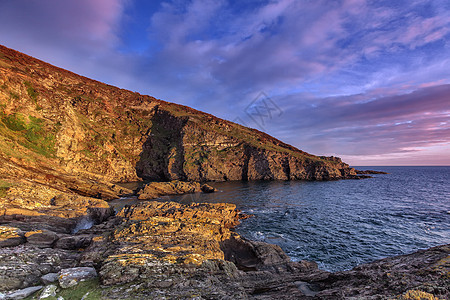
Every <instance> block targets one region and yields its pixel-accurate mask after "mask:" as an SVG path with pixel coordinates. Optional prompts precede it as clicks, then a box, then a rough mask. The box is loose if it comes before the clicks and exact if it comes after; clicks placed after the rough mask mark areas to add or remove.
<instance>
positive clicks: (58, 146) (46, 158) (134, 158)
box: [0, 46, 359, 198]
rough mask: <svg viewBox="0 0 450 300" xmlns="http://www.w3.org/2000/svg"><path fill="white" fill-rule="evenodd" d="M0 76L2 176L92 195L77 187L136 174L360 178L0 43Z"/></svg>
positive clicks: (336, 162)
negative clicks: (29, 179) (34, 179)
mask: <svg viewBox="0 0 450 300" xmlns="http://www.w3.org/2000/svg"><path fill="white" fill-rule="evenodd" d="M0 75H1V76H0V159H3V160H7V161H8V162H9V164H10V165H9V166H7V165H5V164H0V171H1V174H2V175H3V177H9V178H21V179H23V178H30V177H32V178H36V181H37V182H41V183H43V184H47V185H52V186H60V187H61V188H68V189H70V190H75V191H78V192H80V191H81V194H83V195H84V196H92V193H90V192H89V191H86V188H85V187H83V185H85V181H86V180H88V181H89V180H91V181H92V180H94V181H100V182H103V183H105V184H106V186H108V183H109V182H127V181H137V180H142V179H145V180H156V181H170V180H184V181H200V182H204V181H224V180H275V179H278V180H334V179H345V178H359V177H358V175H357V173H356V171H355V170H354V169H353V168H350V167H349V165H348V164H345V163H343V162H342V161H341V160H340V159H339V158H337V157H323V156H321V157H319V156H314V155H311V154H308V153H306V152H303V151H301V150H299V149H297V148H295V147H292V146H290V145H287V144H285V143H283V142H281V141H279V140H277V139H275V138H273V137H271V136H269V135H267V134H265V133H263V132H260V131H258V130H255V129H250V128H247V127H244V126H241V125H238V124H235V123H232V122H229V121H226V120H222V119H219V118H216V117H214V116H212V115H210V114H206V113H203V112H200V111H197V110H194V109H192V108H189V107H186V106H182V105H177V104H173V103H168V102H165V101H161V100H158V99H155V98H153V97H150V96H143V95H140V94H138V93H134V92H131V91H127V90H123V89H119V88H116V87H113V86H110V85H107V84H104V83H101V82H98V81H95V80H91V79H88V78H85V77H82V76H79V75H76V74H74V73H72V72H69V71H66V70H63V69H60V68H57V67H54V66H52V65H50V64H48V63H45V62H43V61H40V60H38V59H35V58H32V57H30V56H27V55H25V54H22V53H20V52H17V51H14V50H11V49H8V48H6V47H3V46H0ZM12 165H13V166H14V167H12ZM71 176H76V178H72V177H71ZM73 181H76V182H73ZM80 181H83V182H84V183H81V188H78V186H79V185H80ZM89 184H90V183H88V185H89ZM108 188H109V189H110V187H108ZM96 193H97V194H98V195H99V196H100V197H101V196H102V195H103V194H105V193H106V192H105V191H101V189H100V190H98V191H97V192H96ZM114 193H116V194H117V193H119V191H115V192H114ZM114 193H113V194H114ZM106 194H107V193H106ZM109 196H111V195H109ZM112 196H114V195H112ZM102 198H103V197H102Z"/></svg>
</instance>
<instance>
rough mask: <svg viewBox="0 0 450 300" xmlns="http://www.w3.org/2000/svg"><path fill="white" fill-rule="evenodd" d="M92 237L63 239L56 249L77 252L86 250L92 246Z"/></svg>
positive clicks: (75, 236)
mask: <svg viewBox="0 0 450 300" xmlns="http://www.w3.org/2000/svg"><path fill="white" fill-rule="evenodd" d="M91 240H92V237H91V236H90V235H86V234H83V235H70V236H64V237H61V238H60V239H59V240H58V241H57V242H56V244H55V248H61V249H66V250H76V249H82V248H86V247H88V246H89V245H90V244H91Z"/></svg>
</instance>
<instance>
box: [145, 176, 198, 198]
mask: <svg viewBox="0 0 450 300" xmlns="http://www.w3.org/2000/svg"><path fill="white" fill-rule="evenodd" d="M196 192H201V187H200V183H198V182H184V181H179V180H173V181H170V182H151V183H149V184H146V185H145V186H144V188H143V189H141V190H140V191H139V192H138V198H139V199H140V200H150V199H155V198H158V197H161V196H164V195H181V194H189V193H196Z"/></svg>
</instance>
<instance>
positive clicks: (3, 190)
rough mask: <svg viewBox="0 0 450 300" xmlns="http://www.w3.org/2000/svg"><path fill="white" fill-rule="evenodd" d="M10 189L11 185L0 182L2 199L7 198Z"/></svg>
mask: <svg viewBox="0 0 450 300" xmlns="http://www.w3.org/2000/svg"><path fill="white" fill-rule="evenodd" d="M10 187H11V183H9V182H7V181H4V180H0V198H2V197H6V192H8V190H9V188H10Z"/></svg>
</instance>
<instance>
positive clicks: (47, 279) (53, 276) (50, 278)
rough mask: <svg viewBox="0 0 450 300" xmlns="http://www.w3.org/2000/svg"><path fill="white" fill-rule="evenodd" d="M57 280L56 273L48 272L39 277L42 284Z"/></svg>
mask: <svg viewBox="0 0 450 300" xmlns="http://www.w3.org/2000/svg"><path fill="white" fill-rule="evenodd" d="M57 280H58V273H48V274H45V275H43V276H42V277H41V281H42V283H43V284H50V283H53V282H55V281H57Z"/></svg>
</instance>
